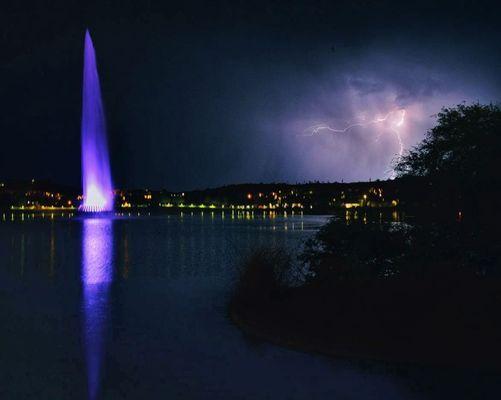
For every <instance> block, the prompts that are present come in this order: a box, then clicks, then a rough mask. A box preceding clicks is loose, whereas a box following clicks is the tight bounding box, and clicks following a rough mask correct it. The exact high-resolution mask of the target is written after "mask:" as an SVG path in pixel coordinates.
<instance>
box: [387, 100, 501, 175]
mask: <svg viewBox="0 0 501 400" xmlns="http://www.w3.org/2000/svg"><path fill="white" fill-rule="evenodd" d="M500 148H501V108H500V107H499V106H498V105H492V104H490V105H481V104H472V105H464V104H461V105H458V106H457V107H454V108H443V109H442V111H441V112H440V113H439V114H438V123H437V125H436V126H435V127H434V128H432V129H431V130H430V131H428V133H427V135H426V138H425V139H424V140H423V141H422V142H421V143H420V144H419V145H417V146H416V147H414V148H413V149H411V150H410V151H408V152H407V153H406V154H405V155H403V156H402V157H401V158H400V159H399V160H397V162H396V164H395V170H396V172H397V174H398V175H399V176H406V175H411V176H427V177H448V178H450V179H455V180H456V179H461V180H467V181H476V180H478V179H482V180H485V179H489V178H493V177H494V178H496V179H497V177H498V176H499V167H500V164H501V158H500V157H499V150H500Z"/></svg>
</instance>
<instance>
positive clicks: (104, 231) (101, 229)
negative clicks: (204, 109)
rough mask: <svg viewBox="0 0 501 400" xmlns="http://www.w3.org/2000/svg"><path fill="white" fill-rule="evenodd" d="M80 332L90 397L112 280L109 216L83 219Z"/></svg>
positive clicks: (99, 360) (95, 388)
mask: <svg viewBox="0 0 501 400" xmlns="http://www.w3.org/2000/svg"><path fill="white" fill-rule="evenodd" d="M82 253H83V254H82V282H83V332H84V345H85V355H86V363H87V389H88V394H89V396H88V398H89V399H90V400H93V399H96V398H97V397H98V393H99V389H100V383H101V379H102V377H101V371H102V363H103V356H104V351H105V344H106V336H107V335H106V334H107V331H108V325H109V312H110V305H109V287H110V284H111V282H112V280H113V220H112V219H108V218H86V219H84V220H83V241H82Z"/></svg>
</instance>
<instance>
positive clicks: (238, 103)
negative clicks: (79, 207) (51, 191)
mask: <svg viewBox="0 0 501 400" xmlns="http://www.w3.org/2000/svg"><path fill="white" fill-rule="evenodd" d="M495 15H498V14H497V12H496V10H495V8H494V3H488V2H475V3H473V2H448V3H444V4H438V5H437V3H436V2H422V3H420V4H419V5H409V6H406V5H404V4H402V2H400V3H398V2H390V1H386V2H380V1H379V2H371V1H363V2H362V1H354V2H353V1H350V2H348V1H346V2H341V3H337V4H334V3H333V2H306V1H304V2H298V1H293V2H290V3H287V4H285V3H282V2H269V1H268V2H253V3H251V2H241V3H239V2H223V3H218V2H192V3H189V2H188V3H187V4H184V5H182V6H172V5H166V4H164V3H163V2H152V1H150V2H135V3H132V2H131V3H130V4H129V3H127V2H120V4H119V5H115V4H112V3H111V2H100V3H99V4H93V3H91V2H85V3H79V2H74V3H68V2H65V3H64V4H61V5H60V7H56V6H55V5H52V6H51V7H50V8H43V7H41V6H36V7H34V8H33V9H29V8H28V11H24V12H23V10H21V9H19V6H16V5H15V4H14V5H13V6H9V7H6V12H5V13H4V15H3V17H2V18H7V20H5V21H0V22H4V24H3V28H2V29H4V30H5V32H4V34H3V35H2V44H3V45H4V46H3V48H4V49H5V52H4V55H5V60H4V61H3V62H2V74H1V77H0V84H1V88H2V91H3V95H2V98H1V102H2V109H3V110H4V112H3V115H2V116H1V117H0V128H1V132H2V137H3V143H4V146H2V148H1V150H0V157H1V158H0V168H1V175H2V176H3V177H31V176H32V175H36V176H40V177H50V178H52V179H53V180H56V181H63V182H67V183H73V184H77V183H78V181H79V148H78V146H79V123H80V121H79V118H80V116H79V114H80V101H81V100H80V85H81V62H82V56H81V51H82V43H83V33H84V28H85V26H89V27H90V29H91V33H92V35H93V38H94V43H95V47H96V51H97V57H98V62H99V68H100V74H101V80H102V88H103V96H104V100H105V106H106V110H107V117H108V125H109V133H110V141H111V151H112V159H113V170H114V176H115V181H116V183H117V184H118V185H122V186H123V185H125V186H142V187H145V186H146V187H168V188H173V189H188V188H193V187H205V186H214V185H220V184H225V183H231V182H242V181H253V182H259V181H277V180H287V181H302V180H309V179H312V180H316V179H319V180H341V179H344V180H345V181H346V180H358V179H368V178H373V179H374V178H382V177H385V176H388V173H389V164H390V161H391V159H392V158H393V157H394V156H395V154H396V153H397V152H398V143H397V142H396V138H395V136H394V134H393V132H392V131H391V129H390V128H391V127H392V126H391V125H384V124H381V125H377V126H376V125H374V126H370V127H366V128H357V129H353V130H351V131H350V132H349V134H343V135H318V136H313V137H307V136H302V133H303V132H304V131H305V129H307V128H308V127H310V126H312V125H314V124H318V123H325V124H329V125H331V126H334V127H336V128H342V127H344V126H346V124H349V123H350V121H353V120H354V119H356V118H365V119H366V120H370V119H371V118H376V117H377V116H380V115H384V114H386V113H388V112H389V111H391V110H397V109H402V108H405V109H406V110H407V114H406V120H405V125H404V126H403V127H402V135H403V136H402V137H403V139H404V143H405V145H406V146H411V145H412V144H414V143H416V141H417V140H419V139H420V138H422V136H423V134H424V133H425V131H426V129H427V128H428V127H429V126H431V124H432V123H433V118H430V115H432V114H435V113H436V112H437V111H438V110H439V109H440V107H441V106H444V105H453V104H456V103H458V102H462V101H467V102H469V101H482V102H488V101H497V100H499V98H500V91H501V82H500V79H501V78H500V77H501V73H500V72H501V56H500V52H499V50H500V49H499V46H500V45H499V43H500V39H501V33H500V28H499V24H498V21H497V18H496V17H495Z"/></svg>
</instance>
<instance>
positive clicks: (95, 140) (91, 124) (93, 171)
mask: <svg viewBox="0 0 501 400" xmlns="http://www.w3.org/2000/svg"><path fill="white" fill-rule="evenodd" d="M82 186H83V196H84V200H83V204H82V206H81V207H80V209H81V210H82V211H87V212H99V211H111V210H112V209H113V187H112V184H111V173H110V160H109V156H108V144H107V139H106V121H105V117H104V109H103V101H102V99H101V88H100V85H99V76H98V74H97V65H96V54H95V51H94V45H93V44H92V39H91V37H90V34H89V31H86V32H85V50H84V73H83V99H82Z"/></svg>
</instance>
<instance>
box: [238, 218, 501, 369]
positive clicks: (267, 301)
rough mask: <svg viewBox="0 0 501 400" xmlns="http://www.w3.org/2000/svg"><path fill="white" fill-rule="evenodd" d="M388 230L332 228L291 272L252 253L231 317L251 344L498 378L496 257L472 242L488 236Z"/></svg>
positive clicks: (500, 329) (280, 255) (277, 258)
mask: <svg viewBox="0 0 501 400" xmlns="http://www.w3.org/2000/svg"><path fill="white" fill-rule="evenodd" d="M394 226H395V225H394V224H389V225H388V226H387V227H384V226H381V225H379V224H378V225H372V226H371V225H370V224H369V225H365V226H362V225H360V226H358V227H357V226H355V227H353V226H351V227H350V226H343V225H341V224H339V223H338V222H335V221H333V222H331V223H329V224H328V225H327V226H326V227H325V228H324V229H322V230H321V231H320V233H319V234H318V235H317V238H316V239H314V240H313V241H312V242H311V243H309V245H307V248H306V250H305V251H304V252H303V254H302V256H301V257H300V258H301V259H302V260H300V261H299V263H300V266H299V267H298V266H297V262H296V263H294V262H293V260H292V257H291V256H290V255H289V254H286V253H284V252H283V251H281V250H277V249H262V250H259V251H256V253H255V254H254V255H253V256H252V257H250V258H249V259H248V260H246V262H245V265H244V267H243V270H242V274H241V277H240V281H239V283H238V285H237V289H236V292H235V294H234V296H233V298H232V300H231V304H230V315H231V319H232V320H233V321H234V322H235V323H236V324H237V325H238V326H239V327H240V328H241V329H242V330H244V331H245V332H247V333H249V334H251V335H254V336H256V337H259V338H261V339H265V340H268V341H270V342H274V343H276V344H280V345H285V346H289V347H293V348H296V349H301V350H306V351H311V352H318V353H322V354H326V355H331V356H335V357H348V358H356V359H375V360H385V361H391V362H403V363H413V364H422V365H439V366H457V367H469V368H475V369H486V370H499V369H500V367H501V362H500V361H499V360H501V343H500V340H501V318H500V310H501V290H500V289H501V279H500V277H499V275H498V274H497V273H496V272H495V271H497V268H498V266H499V252H498V250H499V249H498V248H497V247H496V248H493V247H495V246H493V245H492V244H491V243H488V244H487V246H488V248H485V247H484V245H483V244H482V243H484V242H485V240H484V238H483V237H482V236H483V235H490V234H492V232H491V231H488V232H484V233H483V234H479V233H478V232H479V231H478V230H475V232H476V233H475V234H472V232H471V231H470V230H469V229H467V228H464V225H462V224H461V223H459V222H458V223H456V224H455V226H453V227H452V228H443V227H442V228H436V229H438V232H437V230H433V228H431V227H430V226H427V227H426V228H420V229H416V228H409V227H406V228H405V229H402V230H400V231H399V230H397V231H395V230H394V229H395V228H394ZM336 232H338V233H339V234H338V235H336ZM335 243H337V245H335ZM301 262H302V263H303V264H301ZM294 264H296V265H295V266H294ZM305 265H307V267H305ZM305 268H307V269H308V271H305ZM298 281H299V284H298ZM291 282H292V284H291Z"/></svg>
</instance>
